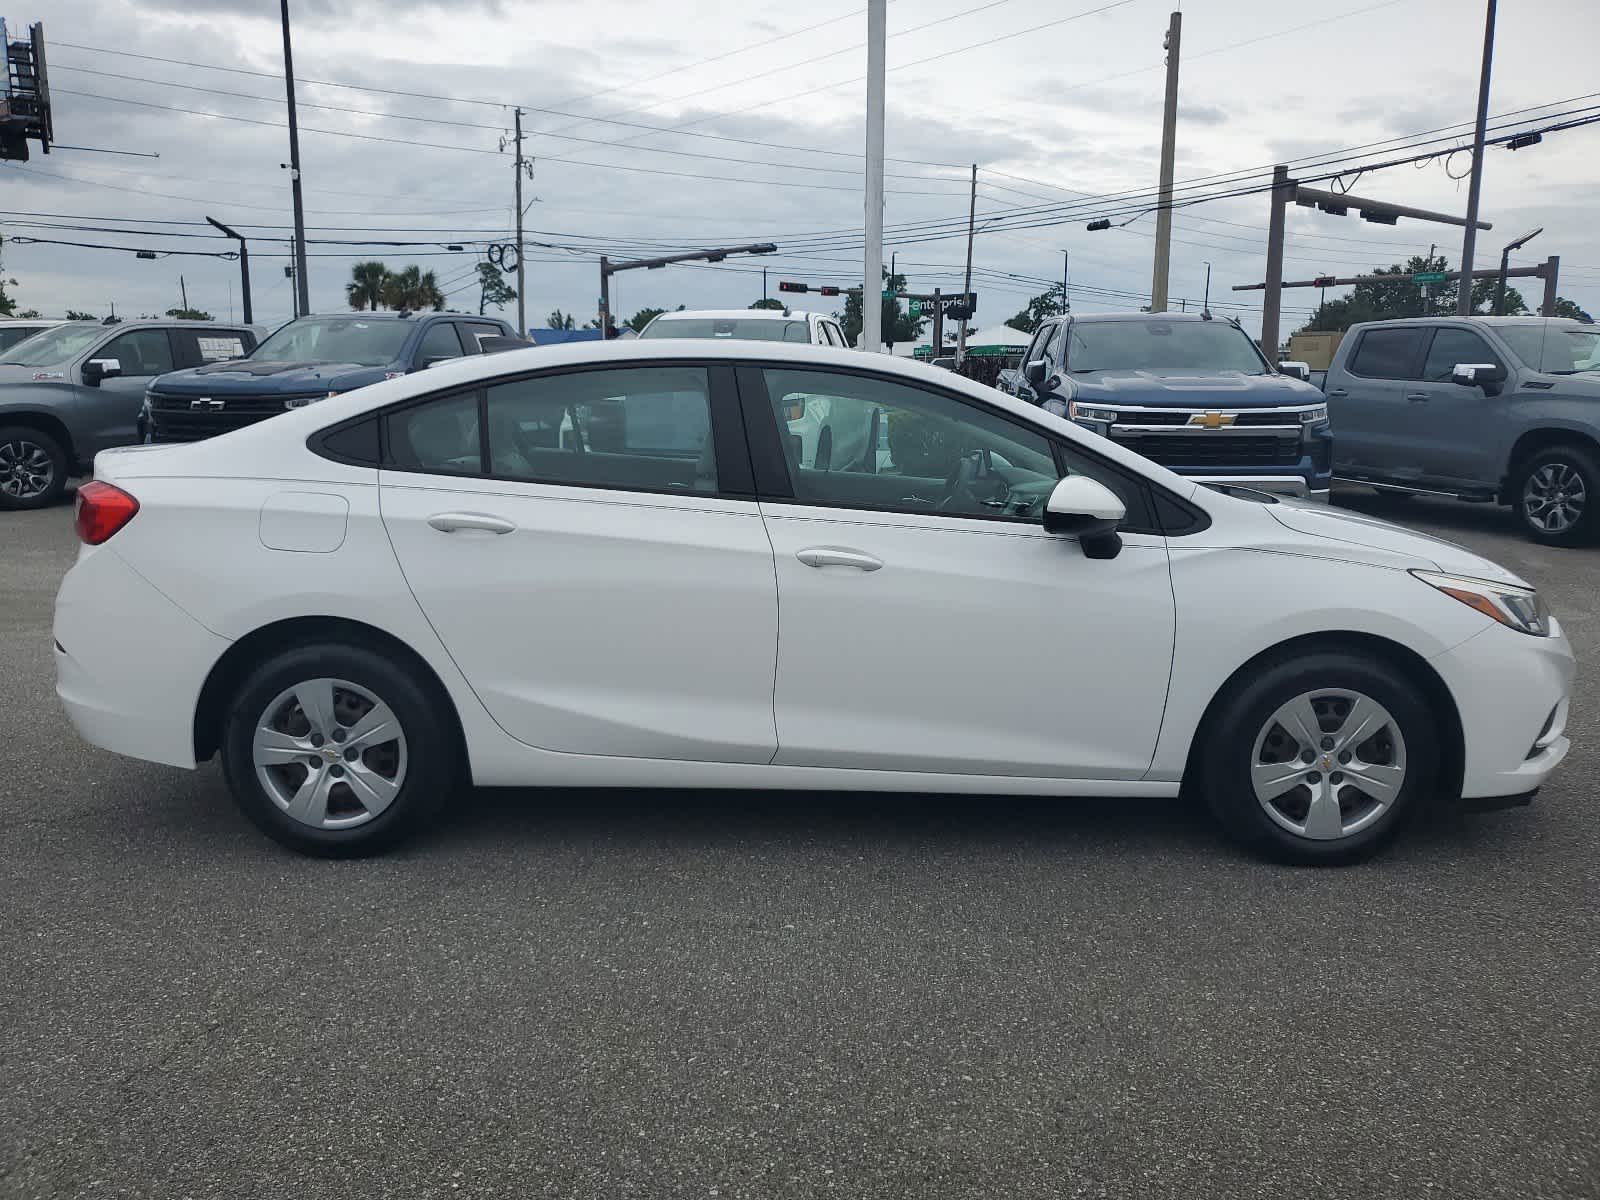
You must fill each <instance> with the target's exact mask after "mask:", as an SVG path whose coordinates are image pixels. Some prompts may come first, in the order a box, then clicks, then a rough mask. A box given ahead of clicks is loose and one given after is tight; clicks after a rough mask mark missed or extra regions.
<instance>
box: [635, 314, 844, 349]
mask: <svg viewBox="0 0 1600 1200" xmlns="http://www.w3.org/2000/svg"><path fill="white" fill-rule="evenodd" d="M639 336H640V337H642V338H735V339H745V340H749V341H757V342H807V343H809V344H811V345H813V346H840V347H844V348H846V349H848V348H849V345H850V343H849V342H847V341H845V340H844V330H842V329H840V328H839V322H838V321H837V320H835V319H834V318H833V317H830V316H828V315H827V314H826V313H814V312H801V311H800V310H798V309H790V308H726V309H709V308H707V309H683V310H680V311H678V312H664V313H662V314H661V315H659V316H658V317H656V318H655V320H653V321H651V322H650V324H648V325H646V326H645V327H644V332H642V333H641V334H640V335H639Z"/></svg>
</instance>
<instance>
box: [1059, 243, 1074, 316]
mask: <svg viewBox="0 0 1600 1200" xmlns="http://www.w3.org/2000/svg"><path fill="white" fill-rule="evenodd" d="M1071 311H1072V251H1070V250H1063V251H1062V252H1061V313H1062V315H1063V316H1065V315H1066V314H1067V313H1069V312H1071Z"/></svg>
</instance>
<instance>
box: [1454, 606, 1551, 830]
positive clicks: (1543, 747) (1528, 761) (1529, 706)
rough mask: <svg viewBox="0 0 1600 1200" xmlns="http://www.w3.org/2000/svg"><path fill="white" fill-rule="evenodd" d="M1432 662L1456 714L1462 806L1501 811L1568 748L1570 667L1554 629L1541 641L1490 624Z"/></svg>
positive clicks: (1540, 780) (1533, 787)
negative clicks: (1450, 697)
mask: <svg viewBox="0 0 1600 1200" xmlns="http://www.w3.org/2000/svg"><path fill="white" fill-rule="evenodd" d="M1432 664H1433V667H1434V669H1435V670H1437V671H1438V672H1439V676H1440V678H1442V679H1443V680H1444V683H1445V686H1446V687H1447V688H1449V689H1450V694H1451V696H1452V697H1453V698H1454V699H1455V702H1456V711H1457V712H1458V713H1459V715H1460V717H1461V734H1462V742H1463V749H1464V755H1463V763H1462V778H1461V798H1462V801H1463V804H1464V806H1465V807H1468V808H1475V807H1481V806H1488V807H1503V806H1504V803H1503V802H1509V803H1518V802H1519V800H1518V799H1517V798H1519V797H1524V796H1528V795H1529V794H1530V793H1532V792H1534V791H1537V790H1538V789H1539V788H1540V787H1541V786H1542V785H1543V784H1544V782H1545V781H1546V780H1547V779H1549V778H1550V775H1551V773H1552V772H1553V771H1554V770H1555V769H1556V768H1557V767H1558V766H1560V765H1561V762H1562V760H1563V759H1564V758H1566V756H1567V752H1568V751H1569V750H1570V749H1571V747H1572V743H1571V742H1570V741H1569V740H1568V739H1567V736H1566V722H1567V698H1568V696H1569V694H1570V693H1571V690H1572V679H1573V674H1574V669H1575V664H1574V662H1573V657H1572V649H1571V647H1570V646H1569V645H1568V644H1567V639H1566V636H1565V635H1564V634H1562V633H1561V631H1560V627H1559V625H1558V626H1557V627H1556V628H1555V629H1554V631H1553V632H1552V635H1551V636H1550V637H1546V638H1536V637H1529V636H1528V635H1527V634H1523V633H1517V632H1515V631H1514V630H1511V629H1507V628H1506V627H1505V626H1503V625H1492V626H1490V627H1489V628H1488V629H1485V630H1484V631H1483V632H1482V633H1479V634H1477V635H1476V636H1474V637H1471V638H1468V639H1467V640H1466V641H1465V642H1463V643H1461V645H1459V646H1456V647H1455V648H1454V649H1451V650H1447V651H1445V652H1444V653H1443V654H1440V655H1438V656H1437V657H1435V658H1434V659H1433V660H1432ZM1508 798H1509V801H1508Z"/></svg>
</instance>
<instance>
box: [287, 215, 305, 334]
mask: <svg viewBox="0 0 1600 1200" xmlns="http://www.w3.org/2000/svg"><path fill="white" fill-rule="evenodd" d="M297 245H299V243H298V242H297V241H296V240H295V237H294V235H293V234H290V235H289V265H288V266H287V267H285V268H284V269H283V273H284V274H285V275H287V276H288V277H289V279H290V281H291V282H293V280H294V277H295V275H296V274H297V272H296V271H295V269H294V264H295V261H296V255H295V247H296V246H297ZM289 311H290V312H291V313H293V314H294V316H295V318H296V319H297V320H298V319H299V318H300V317H303V316H305V313H304V311H302V310H301V308H300V292H299V290H298V286H296V287H291V288H290V289H289Z"/></svg>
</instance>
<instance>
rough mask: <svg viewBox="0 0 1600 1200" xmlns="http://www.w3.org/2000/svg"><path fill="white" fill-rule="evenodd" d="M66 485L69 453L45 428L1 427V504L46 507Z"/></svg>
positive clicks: (7, 506)
mask: <svg viewBox="0 0 1600 1200" xmlns="http://www.w3.org/2000/svg"><path fill="white" fill-rule="evenodd" d="M66 486H67V455H66V452H65V451H63V450H62V448H61V444H60V443H59V442H57V441H56V440H55V438H53V437H51V436H50V435H49V434H48V433H45V432H44V431H43V430H39V429H32V428H29V427H28V426H25V425H8V426H6V427H5V428H0V508H11V509H18V508H43V507H45V506H46V505H47V504H54V503H55V502H56V501H57V500H58V499H60V497H61V493H62V492H63V491H65V490H66Z"/></svg>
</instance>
